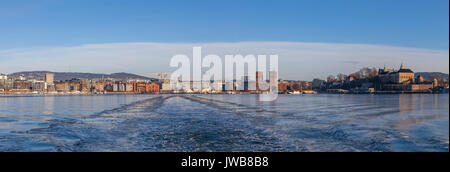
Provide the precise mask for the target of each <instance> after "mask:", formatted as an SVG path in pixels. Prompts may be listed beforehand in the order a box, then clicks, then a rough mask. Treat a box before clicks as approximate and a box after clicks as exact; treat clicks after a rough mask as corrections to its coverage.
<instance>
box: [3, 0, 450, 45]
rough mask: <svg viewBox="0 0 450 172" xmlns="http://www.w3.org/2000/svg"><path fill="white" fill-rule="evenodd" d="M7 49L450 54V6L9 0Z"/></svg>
mask: <svg viewBox="0 0 450 172" xmlns="http://www.w3.org/2000/svg"><path fill="white" fill-rule="evenodd" d="M0 4H1V5H0V36H1V39H0V50H1V49H11V48H24V47H36V46H72V45H80V44H88V43H111V42H241V41H290V42H333V43H364V44H381V45H395V46H405V47H416V48H430V49H443V50H448V47H449V1H448V0H263V1H260V0H71V1H69V0H1V1H0Z"/></svg>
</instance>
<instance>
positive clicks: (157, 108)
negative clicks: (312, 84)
mask: <svg viewBox="0 0 450 172" xmlns="http://www.w3.org/2000/svg"><path fill="white" fill-rule="evenodd" d="M258 100H259V98H258V96H257V95H105V96H0V151H445V152H448V150H449V147H448V145H449V132H448V131H449V96H448V95H301V96H298V95H280V97H279V99H278V100H277V101H275V102H260V101H258Z"/></svg>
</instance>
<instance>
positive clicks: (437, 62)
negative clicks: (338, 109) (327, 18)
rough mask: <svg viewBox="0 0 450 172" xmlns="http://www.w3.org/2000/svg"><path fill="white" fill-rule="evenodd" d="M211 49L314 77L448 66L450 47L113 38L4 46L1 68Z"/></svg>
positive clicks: (95, 66)
mask: <svg viewBox="0 0 450 172" xmlns="http://www.w3.org/2000/svg"><path fill="white" fill-rule="evenodd" d="M194 46H201V47H203V56H205V55H207V54H218V55H220V56H222V57H223V56H224V55H227V54H233V55H234V54H242V55H248V54H254V55H259V54H266V55H271V54H278V55H279V65H280V66H279V70H280V77H282V78H285V79H302V80H310V79H312V78H316V77H319V78H325V77H326V76H328V75H330V74H336V73H339V72H340V73H352V72H355V71H357V70H358V69H359V68H362V67H382V66H383V65H384V64H386V65H387V66H388V67H390V68H394V67H395V68H398V66H399V65H400V63H402V62H403V63H404V64H405V65H406V66H407V67H409V68H411V69H413V70H414V71H430V72H444V73H448V71H449V65H448V64H449V52H448V51H442V50H429V49H417V48H405V47H392V46H380V45H366V44H333V43H301V42H239V43H198V44H197V43H151V42H148V43H145V42H144V43H111V44H88V45H81V46H74V47H57V48H34V49H13V50H4V51H0V73H12V72H18V71H33V70H50V71H57V72H63V71H64V72H66V71H72V72H96V73H115V72H130V73H137V74H151V73H158V72H171V71H174V70H175V69H173V68H169V61H170V58H171V57H172V56H174V55H175V54H187V55H189V56H192V47H194Z"/></svg>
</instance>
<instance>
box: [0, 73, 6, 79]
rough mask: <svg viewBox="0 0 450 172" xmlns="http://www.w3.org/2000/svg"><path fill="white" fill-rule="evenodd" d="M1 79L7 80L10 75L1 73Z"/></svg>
mask: <svg viewBox="0 0 450 172" xmlns="http://www.w3.org/2000/svg"><path fill="white" fill-rule="evenodd" d="M0 79H2V80H7V79H8V75H4V74H0Z"/></svg>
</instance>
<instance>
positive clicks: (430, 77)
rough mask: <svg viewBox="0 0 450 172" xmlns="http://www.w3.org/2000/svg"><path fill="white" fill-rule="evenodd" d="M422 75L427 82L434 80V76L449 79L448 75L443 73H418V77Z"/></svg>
mask: <svg viewBox="0 0 450 172" xmlns="http://www.w3.org/2000/svg"><path fill="white" fill-rule="evenodd" d="M419 75H422V76H423V78H424V79H425V80H432V78H433V76H439V77H441V78H447V79H448V78H449V75H448V74H445V73H441V72H417V73H416V77H417V76H419Z"/></svg>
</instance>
